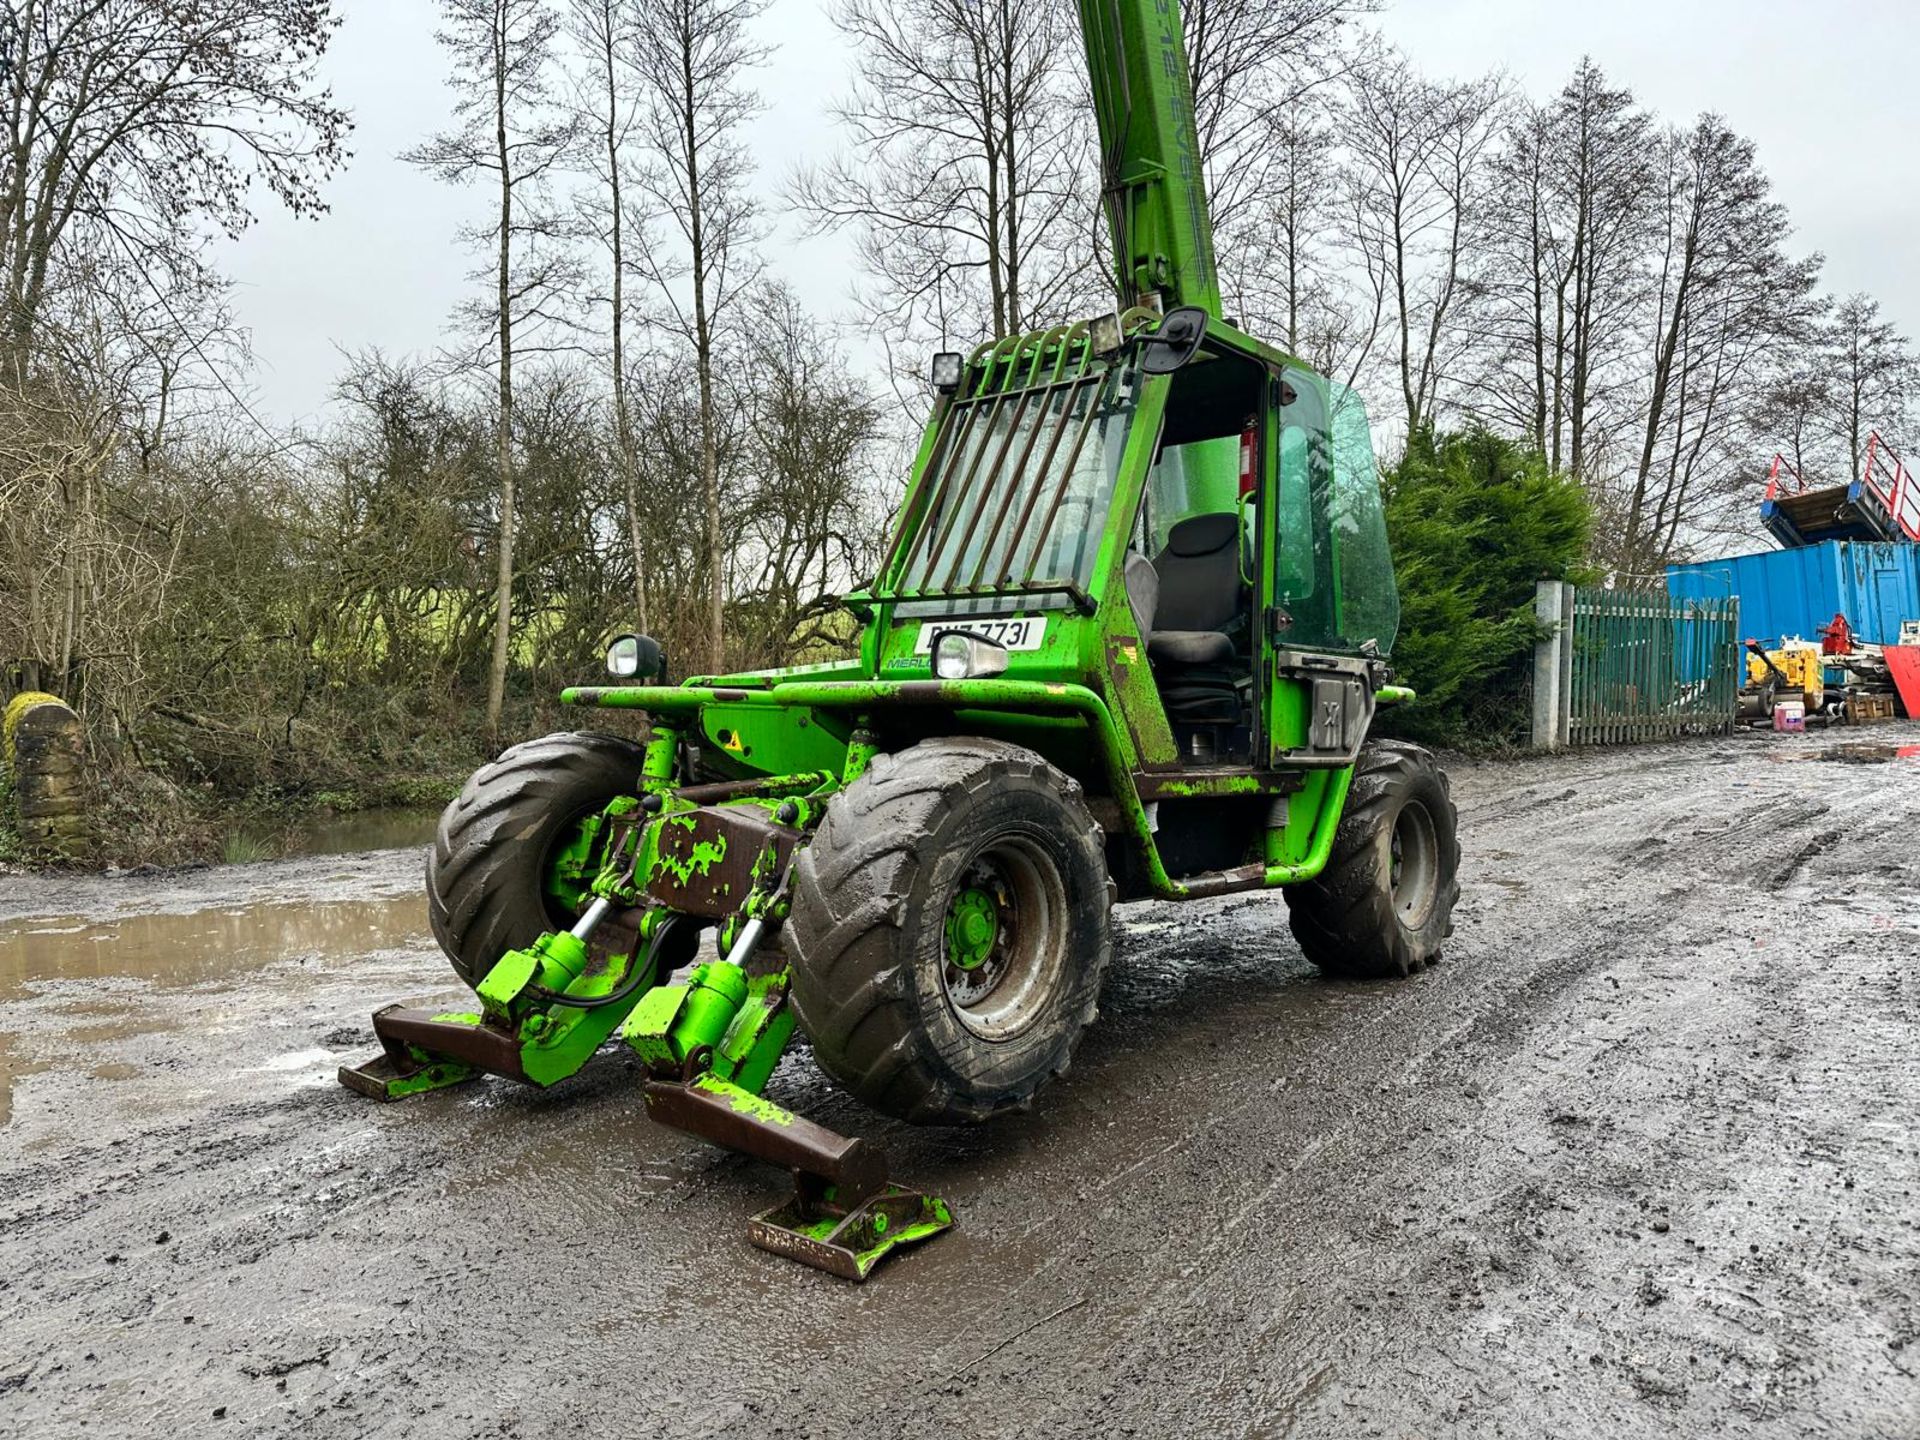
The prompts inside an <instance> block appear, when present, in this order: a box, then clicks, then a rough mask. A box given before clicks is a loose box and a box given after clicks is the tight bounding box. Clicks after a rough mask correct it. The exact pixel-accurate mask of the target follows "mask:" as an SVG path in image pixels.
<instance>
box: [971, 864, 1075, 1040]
mask: <svg viewBox="0 0 1920 1440" xmlns="http://www.w3.org/2000/svg"><path fill="white" fill-rule="evenodd" d="M941 945H942V950H941V970H940V974H941V983H942V985H943V986H944V988H945V991H946V996H947V1004H948V1005H949V1006H950V1007H951V1008H952V1010H953V1013H954V1015H955V1017H956V1018H958V1020H959V1021H960V1023H961V1024H962V1025H964V1026H965V1027H966V1028H967V1029H968V1030H969V1031H971V1032H972V1033H973V1034H975V1035H978V1036H979V1037H980V1038H981V1039H983V1040H995V1041H999V1040H1011V1039H1012V1038H1013V1037H1014V1036H1016V1035H1018V1034H1020V1033H1021V1032H1022V1031H1023V1030H1025V1029H1027V1028H1028V1027H1029V1026H1030V1025H1032V1024H1033V1023H1034V1022H1035V1021H1036V1020H1037V1019H1039V1018H1040V1016H1041V1015H1042V1014H1043V1013H1045V1011H1046V1008H1047V1001H1048V1000H1049V999H1050V998H1051V997H1052V995H1053V993H1054V991H1055V990H1056V989H1058V987H1059V983H1060V979H1061V977H1062V975H1064V974H1065V972H1066V952H1067V887H1066V884H1065V882H1064V881H1063V880H1062V879H1061V878H1060V871H1059V868H1058V867H1057V866H1056V865H1055V864H1054V862H1053V859H1052V857H1051V856H1050V855H1049V854H1048V853H1047V851H1046V850H1045V849H1044V848H1042V846H1041V845H1040V844H1039V843H1038V842H1037V841H1035V840H1033V839H1031V838H1029V837H1027V836H1024V835H1014V836H1007V837H1004V838H1002V839H999V840H996V841H994V842H992V843H991V844H989V845H987V846H986V847H984V848H983V849H982V850H981V851H980V852H979V853H978V854H976V855H975V856H974V857H973V859H972V860H971V861H970V862H969V863H968V865H967V868H966V869H965V871H963V872H962V874H961V877H960V883H959V885H958V886H956V887H955V890H954V893H953V896H952V898H951V899H950V900H949V901H948V902H947V912H946V918H945V923H944V925H943V927H942V934H941Z"/></svg>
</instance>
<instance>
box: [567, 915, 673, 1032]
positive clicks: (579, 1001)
mask: <svg viewBox="0 0 1920 1440" xmlns="http://www.w3.org/2000/svg"><path fill="white" fill-rule="evenodd" d="M686 918H687V917H686V916H684V915H673V914H670V915H668V916H667V919H666V923H664V924H663V925H661V927H660V928H659V929H658V930H656V931H654V932H653V939H651V940H649V941H648V942H647V955H646V959H645V961H643V962H642V963H641V964H638V965H636V966H634V967H633V969H632V970H630V971H628V972H627V978H626V979H625V980H623V981H621V982H620V984H619V986H618V987H617V988H616V989H614V990H612V991H610V992H609V993H607V994H605V995H561V994H559V993H557V992H555V991H552V990H549V991H546V992H544V996H543V998H544V999H545V1000H546V1002H547V1003H548V1004H549V1005H564V1006H565V1007H566V1008H568V1009H569V1010H598V1009H599V1008H600V1007H601V1006H602V1005H615V1004H618V1003H619V1002H620V1001H622V1000H625V999H627V998H629V997H630V996H632V995H633V994H635V993H636V992H637V991H640V990H643V989H645V988H646V986H647V985H648V983H650V981H651V979H652V976H653V971H654V964H655V962H656V961H657V960H659V958H660V946H661V944H662V942H664V941H665V940H666V938H667V936H669V935H671V934H672V933H673V931H674V929H675V927H677V926H679V925H681V924H683V923H684V922H685V921H686Z"/></svg>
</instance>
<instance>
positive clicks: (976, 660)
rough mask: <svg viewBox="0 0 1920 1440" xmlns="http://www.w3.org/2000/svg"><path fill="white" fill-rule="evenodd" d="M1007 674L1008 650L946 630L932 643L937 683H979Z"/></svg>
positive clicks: (989, 642)
mask: <svg viewBox="0 0 1920 1440" xmlns="http://www.w3.org/2000/svg"><path fill="white" fill-rule="evenodd" d="M1006 673H1007V647H1006V646H1004V645H996V644H994V643H993V641H991V640H984V639H982V638H981V637H980V636H978V635H969V634H968V633H967V632H966V631H964V630H943V631H941V632H940V633H939V634H938V635H936V636H934V639H933V674H934V678H935V679H937V680H978V679H981V678H982V677H984V676H988V675H1004V674H1006Z"/></svg>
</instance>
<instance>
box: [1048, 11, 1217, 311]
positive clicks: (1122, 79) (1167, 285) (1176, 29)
mask: <svg viewBox="0 0 1920 1440" xmlns="http://www.w3.org/2000/svg"><path fill="white" fill-rule="evenodd" d="M1080 31H1081V35H1082V37H1083V38H1084V39H1085V41H1086V47H1087V74H1088V78H1089V79H1090V80H1091V81H1092V89H1093V108H1094V114H1095V117H1096V118H1097V120H1098V122H1099V127H1100V168H1101V189H1102V192H1103V193H1104V196H1105V200H1106V209H1107V221H1108V224H1109V225H1110V226H1111V227H1112V231H1113V252H1114V281H1115V288H1116V290H1117V292H1118V295H1119V298H1120V301H1121V303H1122V306H1123V307H1125V306H1131V305H1137V304H1149V305H1151V304H1155V303H1156V301H1157V304H1158V306H1159V308H1161V309H1163V310H1172V309H1174V308H1176V307H1178V306H1181V305H1197V306H1200V307H1201V308H1202V309H1204V310H1205V311H1206V312H1207V313H1208V314H1209V315H1211V316H1212V317H1213V318H1214V319H1216V320H1217V319H1219V318H1220V280H1219V276H1218V274H1217V272H1216V270H1215V266H1214V252H1213V219H1212V217H1211V216H1210V215H1209V214H1208V212H1207V187H1206V177H1205V175H1204V173H1203V171H1202V168H1201V163H1200V135H1199V131H1198V129H1197V128H1196V126H1195V124H1194V115H1193V82H1192V80H1191V78H1190V77H1189V75H1188V73H1187V51H1186V42H1185V39H1184V37H1183V35H1182V33H1181V29H1180V4H1179V0H1080Z"/></svg>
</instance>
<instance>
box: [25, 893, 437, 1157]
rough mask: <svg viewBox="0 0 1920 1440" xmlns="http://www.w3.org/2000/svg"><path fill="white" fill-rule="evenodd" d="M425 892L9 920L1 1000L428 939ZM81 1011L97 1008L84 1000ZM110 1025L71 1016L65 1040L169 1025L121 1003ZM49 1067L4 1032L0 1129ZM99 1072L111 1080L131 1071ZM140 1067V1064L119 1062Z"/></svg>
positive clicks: (279, 1061) (269, 1065) (311, 1059)
mask: <svg viewBox="0 0 1920 1440" xmlns="http://www.w3.org/2000/svg"><path fill="white" fill-rule="evenodd" d="M429 933H430V932H429V931H428V929H427V902H426V898H425V896H422V895H407V896H400V897H395V898H392V899H387V900H355V901H335V902H330V903H316V902H313V901H286V902H282V903H278V904H262V905H247V906H239V907H235V908H232V909H226V910H200V911H196V912H194V913H193V914H190V915H138V916H132V917H129V918H127V919H124V920H111V921H103V922H94V921H89V920H86V919H84V918H81V917H77V916H72V917H60V918H55V919H38V920H23V921H20V922H18V923H17V924H13V925H4V926H0V1003H4V1002H8V1001H18V1000H21V999H23V998H25V997H26V994H27V990H28V987H30V986H32V985H35V984H41V983H44V982H47V981H50V980H108V979H111V980H145V981H149V982H152V983H154V984H156V985H162V986H178V985H192V984H196V983H198V982H201V981H205V980H212V979H217V978H219V977H220V976H223V975H228V974H232V973H233V972H235V971H237V970H242V969H249V968H254V967H258V966H261V965H265V964H269V963H272V962H274V961H278V960H284V959H289V958H291V957H293V956H296V955H312V956H317V957H319V958H321V959H328V958H333V957H348V956H355V955H364V954H366V953H368V952H369V951H373V950H384V949H392V948H394V947H396V946H402V945H411V944H419V943H423V942H425V941H426V939H427V936H428V934H429ZM80 1013H81V1014H85V1013H88V1012H87V1011H86V1009H85V1007H84V1004H83V1006H82V1007H81V1011H80ZM98 1019H99V1021H100V1023H98V1024H93V1025H89V1024H86V1023H84V1022H80V1023H75V1021H74V1020H71V1019H70V1021H69V1023H67V1024H66V1025H65V1026H64V1028H63V1030H62V1032H61V1033H62V1038H63V1039H64V1040H65V1041H67V1042H68V1043H69V1044H74V1045H79V1046H83V1047H84V1046H87V1045H89V1044H95V1043H98V1042H102V1041H108V1040H116V1039H120V1038H122V1037H124V1036H127V1035H132V1034H142V1033H148V1032H151V1031H153V1030H155V1029H159V1028H164V1027H163V1026H162V1025H161V1024H159V1023H158V1022H156V1020H155V1017H154V1015H153V1014H152V1013H150V1012H148V1011H145V1010H142V1011H141V1012H140V1013H139V1014H137V1015H135V1016H132V1017H129V1016H127V1015H126V1014H124V1013H122V1012H121V1011H120V1009H119V1007H109V1008H107V1009H106V1010H103V1011H101V1012H100V1013H99V1015H98ZM331 1058H332V1057H331V1056H330V1055H329V1052H326V1051H322V1050H301V1051H295V1052H293V1053H291V1054H287V1055H280V1056H275V1057H273V1058H272V1059H270V1060H268V1061H267V1062H266V1064H265V1065H264V1066H262V1067H261V1068H262V1069H263V1070H269V1071H282V1072H287V1073H294V1072H298V1071H303V1070H307V1069H310V1068H314V1067H317V1066H320V1065H321V1064H322V1063H323V1059H324V1060H330V1059H331ZM46 1068H48V1067H47V1065H46V1064H44V1063H41V1062H38V1061H36V1060H31V1059H29V1058H28V1057H27V1056H25V1055H22V1054H21V1053H20V1050H19V1048H18V1047H17V1046H16V1045H15V1044H14V1043H13V1041H12V1038H11V1037H10V1036H9V1035H7V1034H6V1033H5V1032H4V1031H0V1128H4V1127H5V1126H6V1125H7V1124H8V1123H9V1122H10V1121H11V1120H12V1118H13V1087H14V1083H15V1082H16V1081H18V1080H20V1079H22V1078H24V1077H25V1076H28V1075H31V1074H34V1073H35V1072H36V1071H39V1070H44V1069H46ZM114 1068H115V1067H100V1068H99V1069H98V1070H96V1071H95V1074H96V1077H97V1078H101V1079H119V1078H126V1076H124V1075H121V1074H117V1073H107V1072H108V1071H110V1070H112V1069H114ZM118 1069H120V1070H125V1071H128V1072H130V1073H138V1072H136V1071H134V1070H133V1067H118Z"/></svg>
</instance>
